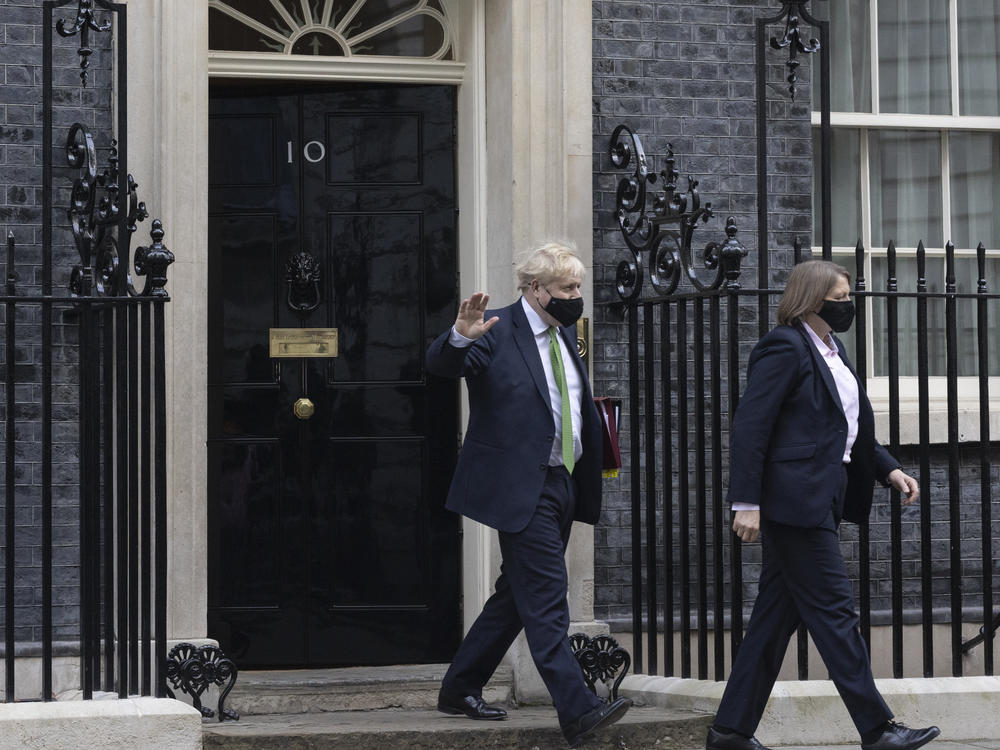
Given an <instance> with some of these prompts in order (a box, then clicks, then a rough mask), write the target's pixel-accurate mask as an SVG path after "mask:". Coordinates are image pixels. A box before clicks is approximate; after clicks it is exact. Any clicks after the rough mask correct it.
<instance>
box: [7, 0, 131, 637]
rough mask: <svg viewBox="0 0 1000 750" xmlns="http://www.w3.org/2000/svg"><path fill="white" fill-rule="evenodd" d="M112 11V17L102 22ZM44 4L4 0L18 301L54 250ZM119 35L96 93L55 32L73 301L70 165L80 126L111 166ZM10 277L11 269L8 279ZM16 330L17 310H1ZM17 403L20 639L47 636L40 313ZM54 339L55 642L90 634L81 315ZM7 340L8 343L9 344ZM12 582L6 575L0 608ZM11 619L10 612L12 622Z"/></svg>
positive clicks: (26, 335)
mask: <svg viewBox="0 0 1000 750" xmlns="http://www.w3.org/2000/svg"><path fill="white" fill-rule="evenodd" d="M75 13H76V5H75V4H73V5H72V6H67V7H66V8H62V9H60V10H57V11H56V18H57V19H58V18H66V19H67V21H70V22H71V21H72V20H73V18H74V17H75ZM102 15H107V14H102ZM41 23H42V2H41V0H0V83H2V84H3V85H2V86H0V232H2V234H3V237H5V238H6V236H7V234H8V232H12V233H13V234H14V237H15V241H16V253H15V266H16V274H17V293H18V294H38V293H40V291H41V286H40V285H41V254H42V245H41V241H42V233H41V223H42V194H41V191H42V187H41V186H42V113H43V102H42V28H41ZM109 37H110V35H109V34H97V35H92V36H91V42H90V43H91V46H92V47H93V48H94V50H95V53H94V54H93V55H92V56H91V63H90V71H91V72H90V77H89V82H88V87H87V88H86V89H84V88H82V86H81V81H80V68H79V58H78V57H77V52H76V50H77V48H78V47H79V46H80V44H79V37H73V38H69V39H63V38H61V37H59V36H58V35H57V34H54V54H53V58H54V59H53V82H54V88H53V121H54V128H53V144H54V150H53V151H54V156H53V164H54V166H55V169H54V175H53V184H54V186H55V188H56V189H55V193H54V211H53V225H54V233H53V245H54V246H53V265H52V267H53V288H54V289H53V291H54V294H55V295H57V296H67V295H68V289H67V285H68V283H69V274H70V269H71V268H72V265H73V264H74V263H76V262H79V257H78V255H77V253H76V249H75V246H74V244H73V240H72V235H71V233H70V231H69V225H68V222H67V219H66V208H67V206H68V200H69V185H71V184H72V180H73V177H74V176H75V175H74V173H73V172H71V171H70V170H69V168H68V167H66V166H65V140H66V135H67V132H68V126H69V125H70V124H71V123H73V122H80V123H83V124H85V125H87V126H89V127H90V128H91V129H92V131H93V134H94V137H95V140H96V143H97V146H98V148H99V153H98V157H99V163H105V160H106V155H107V145H108V142H109V139H110V132H111V131H110V129H111V123H112V113H111V106H112V97H111V93H110V86H111V55H110V54H109V52H108V45H109ZM6 274H7V269H6V265H5V270H4V276H5V277H6ZM0 317H2V319H3V321H4V325H5V329H6V325H7V324H8V322H9V321H8V319H7V311H6V310H5V309H0ZM14 320H15V323H16V328H15V333H16V337H17V340H16V346H15V352H14V362H15V369H14V372H15V378H16V381H17V385H16V387H15V400H16V406H15V410H14V415H13V416H14V419H15V430H16V443H15V446H14V459H15V471H14V483H15V493H14V524H15V544H14V548H15V571H16V572H15V578H14V600H15V612H14V623H15V634H16V638H17V640H18V642H25V641H37V640H39V639H40V637H41V630H40V624H41V608H40V602H41V546H40V545H41V528H40V527H41V507H40V502H41V481H42V480H41V463H40V460H41V443H40V440H41V426H40V424H39V421H38V420H39V416H40V413H41V407H40V399H41V366H40V361H41V332H40V320H41V314H40V308H39V307H38V305H33V304H22V305H19V306H18V308H17V311H16V313H15V315H14ZM53 320H54V331H53V368H52V374H53V397H52V403H53V418H54V424H53V428H52V431H53V479H52V482H53V498H52V500H53V525H54V530H53V561H54V570H53V582H54V590H53V624H54V632H53V636H54V638H55V639H56V640H66V639H72V638H74V637H75V636H77V635H78V632H79V628H78V620H79V609H78V606H77V603H78V600H79V595H78V587H79V559H80V553H79V547H78V543H77V542H78V528H79V520H78V519H79V507H78V486H77V482H78V473H77V472H78V452H79V443H78V440H79V436H78V430H77V424H76V417H77V404H78V402H79V392H78V388H77V382H78V373H77V364H76V363H77V358H78V352H77V348H76V346H75V340H76V328H75V321H74V319H73V316H72V313H69V312H67V311H66V310H65V309H58V308H57V309H56V311H55V313H54V316H53ZM0 343H2V342H0ZM9 362H10V357H9V353H8V352H7V351H6V348H5V347H3V348H2V349H0V419H2V420H3V422H2V423H0V448H2V450H3V451H7V450H9V449H10V446H8V445H7V444H6V438H5V435H6V433H5V432H3V430H5V429H6V420H7V419H8V418H9V416H10V415H8V414H7V413H6V400H5V399H6V394H5V390H4V388H5V385H4V384H5V382H6V375H7V367H8V365H9ZM0 498H2V499H0V524H6V523H7V520H8V519H7V505H8V501H9V498H8V497H7V491H6V487H5V486H3V485H0ZM3 544H4V541H3V537H2V535H0V569H4V568H5V566H6V562H5V559H6V558H5V557H4V555H5V554H6V549H5V548H4V547H3ZM4 584H5V581H4V580H3V579H2V578H0V603H2V602H3V601H4V599H3V597H4V595H5V591H4ZM4 622H5V612H4V609H3V607H2V606H0V623H4Z"/></svg>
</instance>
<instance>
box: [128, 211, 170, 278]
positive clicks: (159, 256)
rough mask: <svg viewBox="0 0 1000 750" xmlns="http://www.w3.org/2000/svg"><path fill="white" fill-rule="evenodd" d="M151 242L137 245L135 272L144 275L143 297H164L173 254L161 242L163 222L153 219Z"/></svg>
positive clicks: (150, 232)
mask: <svg viewBox="0 0 1000 750" xmlns="http://www.w3.org/2000/svg"><path fill="white" fill-rule="evenodd" d="M149 236H150V237H151V238H152V239H153V244H152V245H149V246H141V247H137V248H136V250H135V272H136V274H138V275H139V276H145V277H146V285H145V286H144V287H143V290H142V295H143V296H144V297H166V296H167V290H166V289H164V288H163V287H164V286H166V284H167V266H169V265H170V264H171V263H173V262H174V254H173V253H172V252H170V251H169V250H168V249H167V248H166V247H165V246H164V244H163V222H161V221H160V220H159V219H153V228H152V229H150V230H149Z"/></svg>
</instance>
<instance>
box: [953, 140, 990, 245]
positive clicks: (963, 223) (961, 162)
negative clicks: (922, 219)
mask: <svg viewBox="0 0 1000 750" xmlns="http://www.w3.org/2000/svg"><path fill="white" fill-rule="evenodd" d="M948 142H949V145H950V151H951V240H952V242H954V243H955V247H958V248H967V249H972V248H975V247H976V245H978V244H979V243H980V242H982V243H983V244H984V245H985V246H986V247H988V248H998V247H1000V212H998V211H997V204H996V201H997V200H1000V134H998V133H951V134H949V136H948Z"/></svg>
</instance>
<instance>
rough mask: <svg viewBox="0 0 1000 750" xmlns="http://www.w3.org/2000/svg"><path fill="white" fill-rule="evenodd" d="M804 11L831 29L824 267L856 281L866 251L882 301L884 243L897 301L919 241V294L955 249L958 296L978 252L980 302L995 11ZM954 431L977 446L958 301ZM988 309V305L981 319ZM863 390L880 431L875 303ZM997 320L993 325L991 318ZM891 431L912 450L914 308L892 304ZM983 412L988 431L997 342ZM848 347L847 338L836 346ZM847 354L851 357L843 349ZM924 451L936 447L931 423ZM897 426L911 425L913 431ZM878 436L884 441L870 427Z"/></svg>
mask: <svg viewBox="0 0 1000 750" xmlns="http://www.w3.org/2000/svg"><path fill="white" fill-rule="evenodd" d="M812 12H813V13H814V15H816V16H817V17H819V18H827V19H829V21H830V54H831V71H832V72H831V116H830V123H831V126H832V144H831V145H832V149H831V153H832V159H831V167H832V175H833V179H832V192H831V200H832V206H831V214H832V216H831V219H832V221H831V224H832V230H833V231H832V242H833V259H834V260H835V261H837V262H839V263H841V264H842V265H844V266H845V267H847V269H848V270H850V271H851V274H852V276H854V275H855V273H856V267H857V264H856V261H855V246H856V244H857V242H858V240H860V241H861V243H862V244H863V246H864V247H865V248H866V250H867V252H866V255H865V267H864V274H865V279H866V282H867V287H868V289H871V290H879V291H881V290H885V288H886V278H887V260H886V248H887V246H888V244H889V241H890V240H892V241H893V242H894V243H895V247H896V252H897V260H896V277H897V279H898V288H899V289H900V290H915V289H916V277H917V262H916V249H917V243H918V242H919V241H921V240H922V241H923V243H924V247H925V250H926V252H927V265H926V273H925V278H926V279H927V286H928V291H931V292H943V291H944V284H945V258H944V255H945V244H946V243H947V242H948V241H951V242H952V243H953V244H954V246H955V249H956V274H955V276H956V283H957V288H958V291H959V292H965V293H968V292H975V291H976V283H977V279H978V269H977V263H976V255H975V252H976V246H977V245H978V244H979V243H980V242H982V243H983V245H984V246H985V247H986V248H987V268H986V278H987V280H989V281H990V282H991V286H990V291H991V292H995V291H997V289H996V286H997V285H998V284H1000V205H998V202H1000V0H831V1H830V2H818V3H814V4H813V6H812ZM812 65H813V77H814V80H813V92H814V96H813V102H814V108H816V109H817V111H814V112H813V118H812V119H813V125H814V130H813V134H814V146H815V148H814V153H815V159H816V162H815V163H816V168H815V170H814V188H813V196H814V200H813V212H814V217H813V218H814V222H813V225H814V236H813V240H812V244H813V252H814V257H816V256H818V255H819V254H820V253H821V252H822V246H821V236H820V227H821V220H822V216H821V213H820V212H821V210H822V208H821V204H820V201H819V196H820V184H819V179H820V177H819V176H820V172H819V165H820V150H819V141H820V130H819V125H820V113H819V111H818V106H819V95H818V94H819V76H818V73H819V60H818V59H814V60H812ZM957 307H958V329H959V351H958V373H959V376H960V377H962V378H963V379H967V380H966V381H965V382H962V383H961V384H960V409H961V411H962V418H961V419H960V424H962V425H966V428H965V429H962V430H960V431H961V432H964V433H965V435H964V437H965V438H966V439H978V433H979V428H978V413H979V403H978V390H977V385H976V381H975V378H974V377H971V376H975V375H977V374H978V352H977V349H976V342H977V338H976V308H975V302H974V301H971V300H959V302H958V305H957ZM992 309H994V310H995V307H994V308H992ZM944 310H945V305H944V301H943V300H932V301H930V302H929V304H928V315H929V326H928V331H927V344H928V350H929V370H930V375H931V397H932V401H933V403H932V406H931V410H932V412H935V411H941V412H943V411H944V409H945V403H944V400H945V388H946V386H945V379H944V375H945V374H946V369H945V368H946V358H945V333H944V332H945V312H944ZM868 311H869V315H868V326H869V331H868V335H867V336H866V339H867V341H868V351H867V352H866V354H867V373H866V374H867V376H868V378H869V383H868V390H869V395H870V396H871V397H872V402H873V405H874V406H875V408H876V412H877V414H878V416H879V421H880V423H881V425H880V427H881V426H884V425H885V423H886V414H887V412H888V382H887V381H888V378H887V375H888V368H887V361H888V360H887V352H886V350H887V337H888V335H889V334H888V331H887V328H886V319H885V317H886V316H885V306H884V304H882V303H881V302H879V301H872V300H869V307H868ZM998 323H1000V321H998ZM899 324H900V329H899V334H898V343H899V352H900V359H899V372H900V375H901V382H900V394H901V398H900V407H901V412H902V413H903V416H902V419H901V423H902V426H903V433H904V439H905V441H906V442H911V441H914V440H915V424H916V422H915V419H911V418H910V415H913V413H914V412H915V411H916V409H917V405H916V398H917V384H916V375H917V336H918V335H919V332H918V331H917V329H916V303H915V302H914V301H912V300H901V301H900V303H899ZM990 338H991V351H990V354H989V374H990V376H991V378H990V380H991V383H990V385H991V388H990V391H991V405H993V404H995V407H996V408H992V409H991V412H993V413H994V414H997V418H996V419H995V420H994V421H996V422H997V425H996V426H995V427H994V428H993V429H992V430H991V434H992V435H994V436H995V435H996V434H998V433H997V432H996V429H998V428H1000V337H998V336H997V334H996V333H993V334H991V337H990ZM842 339H843V340H844V341H845V342H846V343H848V345H849V347H850V348H851V349H853V347H854V340H855V336H854V332H853V331H849V332H848V333H847V334H845V335H844V336H842ZM852 354H854V355H855V356H856V352H853V351H852ZM932 422H935V423H937V424H936V425H935V427H934V429H933V432H934V433H935V434H932V436H931V437H932V440H933V441H935V442H937V441H940V440H944V439H946V434H944V433H942V429H943V428H944V427H946V425H944V424H942V422H943V420H937V419H932ZM907 425H912V426H913V427H914V431H913V432H912V433H911V431H910V429H909V427H908V426H907ZM879 434H880V437H882V438H885V437H886V436H887V430H884V429H879Z"/></svg>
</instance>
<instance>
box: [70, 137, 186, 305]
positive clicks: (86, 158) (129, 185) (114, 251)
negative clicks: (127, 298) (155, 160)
mask: <svg viewBox="0 0 1000 750" xmlns="http://www.w3.org/2000/svg"><path fill="white" fill-rule="evenodd" d="M66 162H67V163H68V164H69V166H70V167H72V168H74V169H79V170H80V174H79V176H78V177H77V178H76V179H75V180H74V181H73V188H72V191H71V193H70V206H69V209H68V210H67V214H68V216H69V221H70V224H71V226H72V231H73V240H74V242H75V243H76V249H77V253H78V254H79V256H80V265H79V266H76V267H74V268H73V273H72V276H71V278H70V290H71V291H72V292H73V293H74V294H76V295H77V296H89V295H91V294H92V293H94V292H95V291H96V293H97V294H98V295H99V296H121V295H125V294H133V295H134V294H135V290H134V289H133V288H132V282H131V279H130V278H129V275H128V273H127V268H128V264H127V262H126V263H124V264H123V263H122V262H121V258H122V257H123V256H124V258H125V259H126V261H127V259H128V255H129V250H130V245H131V235H132V234H133V233H135V231H136V230H137V229H138V226H137V224H138V222H140V221H143V220H145V219H146V218H147V217H148V216H149V213H148V212H147V211H146V204H145V203H143V202H142V201H140V200H139V198H138V194H137V188H138V187H139V185H138V183H136V181H135V180H134V179H133V178H132V175H128V176H127V177H126V193H125V196H124V199H123V197H122V196H121V195H120V192H121V186H120V184H119V178H120V172H119V169H118V142H117V141H115V140H114V139H112V141H111V147H110V149H109V151H108V166H107V167H106V168H105V169H104V170H103V171H102V172H101V173H100V174H98V171H97V149H96V147H95V146H94V139H93V137H92V136H91V135H90V133H89V132H88V131H87V129H86V128H85V127H84V126H83V125H81V124H80V123H74V124H73V125H72V126H71V127H70V129H69V134H68V135H67V137H66ZM123 209H124V210H125V212H126V213H125V230H126V231H125V235H126V236H125V237H124V238H122V237H116V236H115V235H114V233H113V230H114V228H115V227H116V226H118V224H119V220H120V217H121V215H122V210H123ZM161 226H162V225H161ZM160 236H161V239H162V228H161V230H160ZM154 239H155V238H154ZM164 283H166V279H164Z"/></svg>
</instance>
